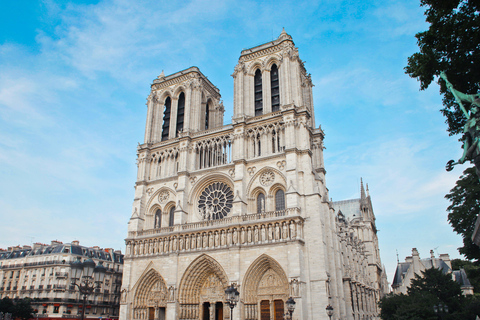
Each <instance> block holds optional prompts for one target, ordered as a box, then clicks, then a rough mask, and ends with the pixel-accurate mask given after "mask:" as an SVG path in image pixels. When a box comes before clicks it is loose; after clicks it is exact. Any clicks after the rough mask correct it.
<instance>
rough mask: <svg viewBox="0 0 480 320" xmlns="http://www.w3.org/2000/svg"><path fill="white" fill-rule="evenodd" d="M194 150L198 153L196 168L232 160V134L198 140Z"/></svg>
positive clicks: (217, 164)
mask: <svg viewBox="0 0 480 320" xmlns="http://www.w3.org/2000/svg"><path fill="white" fill-rule="evenodd" d="M194 150H195V153H196V165H195V167H196V169H203V168H209V167H214V166H219V165H223V164H227V163H230V162H231V161H232V139H231V138H230V135H226V136H220V137H214V138H211V139H208V140H203V141H198V142H197V143H196V144H195V146H194Z"/></svg>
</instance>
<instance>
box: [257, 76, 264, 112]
mask: <svg viewBox="0 0 480 320" xmlns="http://www.w3.org/2000/svg"><path fill="white" fill-rule="evenodd" d="M262 114H263V100H262V72H261V71H260V69H257V71H256V72H255V116H260V115H262Z"/></svg>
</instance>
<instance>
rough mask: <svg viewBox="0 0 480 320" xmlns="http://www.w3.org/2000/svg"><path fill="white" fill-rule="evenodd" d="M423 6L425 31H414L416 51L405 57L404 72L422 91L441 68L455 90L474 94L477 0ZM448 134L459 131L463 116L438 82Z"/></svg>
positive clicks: (478, 85) (425, 1)
mask: <svg viewBox="0 0 480 320" xmlns="http://www.w3.org/2000/svg"><path fill="white" fill-rule="evenodd" d="M420 3H421V5H422V6H423V7H426V11H425V16H426V21H427V22H428V23H430V27H429V29H428V30H427V31H424V32H420V33H417V34H416V36H415V37H416V38H417V43H418V46H419V49H420V52H417V53H414V54H413V55H412V56H410V57H409V58H408V65H407V67H405V72H406V73H407V74H408V75H410V77H412V78H417V80H419V81H420V89H421V90H424V89H426V88H428V86H429V85H430V84H431V83H432V81H433V80H434V78H435V76H438V75H439V74H440V72H441V71H445V72H446V74H447V77H448V79H449V81H450V82H451V83H452V84H453V86H454V87H455V89H457V90H459V91H461V92H464V93H470V94H471V93H477V92H478V91H479V89H480V15H479V10H480V2H479V1H476V0H421V2H420ZM440 92H441V93H442V94H443V104H444V108H443V109H442V110H441V112H442V113H443V115H445V117H446V123H447V124H448V131H449V133H450V135H454V134H458V133H461V132H462V129H463V126H464V124H465V121H466V118H465V115H464V114H463V113H462V111H461V110H460V108H459V106H458V105H457V104H456V103H455V100H454V98H453V96H452V94H451V93H450V92H449V91H448V90H447V87H446V85H445V82H444V81H443V80H442V81H440Z"/></svg>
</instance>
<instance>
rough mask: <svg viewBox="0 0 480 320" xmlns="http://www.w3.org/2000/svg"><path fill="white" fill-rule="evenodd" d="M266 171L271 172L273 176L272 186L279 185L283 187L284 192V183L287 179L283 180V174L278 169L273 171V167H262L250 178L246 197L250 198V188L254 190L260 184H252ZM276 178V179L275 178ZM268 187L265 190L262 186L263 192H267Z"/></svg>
mask: <svg viewBox="0 0 480 320" xmlns="http://www.w3.org/2000/svg"><path fill="white" fill-rule="evenodd" d="M267 171H272V172H273V173H274V174H275V180H274V181H273V182H272V185H278V184H281V185H283V186H284V188H285V190H286V181H287V179H286V178H285V176H284V175H283V173H281V172H280V171H279V170H278V169H275V168H273V167H264V168H262V169H261V170H258V172H257V173H255V174H254V175H253V177H252V179H250V182H248V186H247V195H248V197H251V193H252V191H253V190H252V186H253V188H254V189H256V187H257V186H259V185H260V183H258V184H254V182H255V181H256V180H258V178H259V177H260V176H261V175H262V174H263V173H264V172H267ZM277 177H278V178H277ZM268 187H270V186H267V188H265V186H263V188H264V190H265V191H268V189H269V188H268Z"/></svg>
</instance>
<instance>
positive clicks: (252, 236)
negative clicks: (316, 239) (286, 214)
mask: <svg viewBox="0 0 480 320" xmlns="http://www.w3.org/2000/svg"><path fill="white" fill-rule="evenodd" d="M297 238H302V224H301V222H300V221H295V220H290V221H283V222H276V223H270V224H261V225H255V226H248V227H239V228H228V229H222V230H215V231H208V232H207V231H205V232H197V233H191V234H186V235H180V236H169V237H161V238H156V239H149V240H138V241H127V252H126V254H127V255H132V254H133V255H145V254H157V253H168V252H175V251H183V250H192V249H202V248H205V249H206V248H214V247H220V246H231V245H239V244H247V243H264V242H271V241H281V240H294V239H297Z"/></svg>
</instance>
